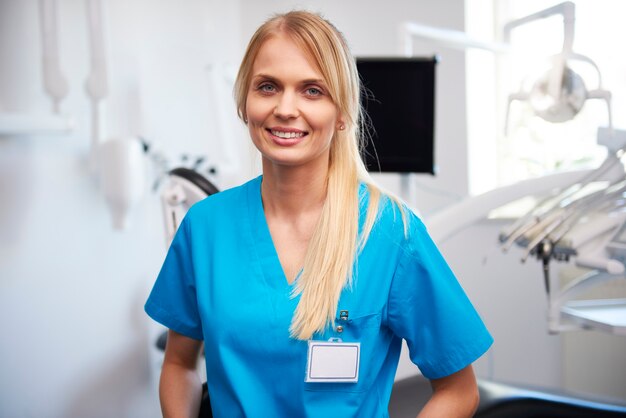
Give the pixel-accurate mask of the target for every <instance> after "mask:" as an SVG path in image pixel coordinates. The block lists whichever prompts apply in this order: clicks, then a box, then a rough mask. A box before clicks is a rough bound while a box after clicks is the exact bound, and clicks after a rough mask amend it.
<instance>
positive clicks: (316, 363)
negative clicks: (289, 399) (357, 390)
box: [304, 341, 361, 383]
mask: <svg viewBox="0 0 626 418" xmlns="http://www.w3.org/2000/svg"><path fill="white" fill-rule="evenodd" d="M360 358H361V343H344V342H334V341H309V354H308V361H307V369H306V378H305V379H304V381H305V382H325V383H327V382H352V383H356V382H358V381H359V364H360V363H359V360H360Z"/></svg>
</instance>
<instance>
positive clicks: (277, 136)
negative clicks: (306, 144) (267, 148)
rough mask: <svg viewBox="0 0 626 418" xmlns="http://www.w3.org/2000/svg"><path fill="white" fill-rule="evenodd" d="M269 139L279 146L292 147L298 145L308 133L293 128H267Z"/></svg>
mask: <svg viewBox="0 0 626 418" xmlns="http://www.w3.org/2000/svg"><path fill="white" fill-rule="evenodd" d="M266 131H267V132H268V133H269V136H270V138H271V139H272V141H274V142H275V143H276V144H278V145H281V146H292V145H295V144H298V143H300V142H301V141H302V139H303V138H304V137H306V136H307V135H308V134H309V133H308V132H307V131H303V130H300V129H295V128H284V127H272V128H267V129H266Z"/></svg>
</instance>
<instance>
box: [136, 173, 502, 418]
mask: <svg viewBox="0 0 626 418" xmlns="http://www.w3.org/2000/svg"><path fill="white" fill-rule="evenodd" d="M261 181H262V177H258V178H256V179H254V180H251V181H249V182H248V183H246V184H244V185H242V186H239V187H236V188H233V189H230V190H226V191H223V192H221V193H218V194H215V195H212V196H210V197H208V198H206V199H204V200H203V201H201V202H199V203H197V204H196V205H194V206H193V207H192V208H191V209H190V210H189V212H188V213H187V216H186V217H185V219H184V220H183V222H182V223H181V225H180V228H179V230H178V232H177V234H176V237H175V238H174V241H173V242H172V245H171V247H170V249H169V252H168V254H167V257H166V259H165V262H164V264H163V267H162V269H161V272H160V274H159V276H158V278H157V280H156V283H155V285H154V288H153V290H152V293H151V294H150V297H149V299H148V301H147V303H146V305H145V310H146V312H147V313H148V315H150V316H151V317H152V318H153V319H155V320H156V321H158V322H160V323H161V324H163V325H164V326H166V327H167V328H170V329H172V330H174V331H176V332H178V333H180V334H183V335H186V336H188V337H190V338H194V339H197V340H203V341H204V349H205V357H206V372H207V378H208V381H207V383H208V389H209V395H210V397H211V406H212V408H213V414H214V416H215V417H217V418H219V417H229V418H231V417H328V416H333V417H387V416H388V412H387V405H388V402H389V397H390V394H391V388H392V385H393V381H394V376H395V372H396V368H397V365H398V358H399V354H400V348H401V342H402V339H406V341H407V344H408V347H409V351H410V357H411V359H412V361H413V362H414V363H415V364H416V365H417V366H418V367H419V368H420V370H421V372H422V373H423V374H424V376H426V377H427V378H430V379H433V378H440V377H444V376H447V375H450V374H452V373H454V372H456V371H458V370H460V369H462V368H464V367H466V366H467V365H469V364H471V363H472V362H473V361H474V360H476V359H477V358H478V357H480V356H481V355H482V354H483V353H484V352H485V351H487V349H488V348H489V346H490V345H491V343H492V341H493V340H492V338H491V335H490V334H489V332H488V331H487V329H486V328H485V326H484V325H483V322H482V321H481V319H480V317H479V316H478V314H477V313H476V311H475V310H474V308H473V306H472V305H471V303H470V301H469V300H468V299H467V297H466V295H465V293H464V291H463V289H462V288H461V286H460V285H459V283H458V282H457V280H456V278H455V276H454V274H453V273H452V271H451V270H450V268H449V267H448V265H447V263H446V262H445V260H444V259H443V257H442V256H441V254H440V252H439V251H438V249H437V248H436V246H435V244H434V243H433V242H432V240H431V239H430V237H429V235H428V233H427V231H426V228H425V227H424V224H423V223H422V222H421V220H420V219H419V218H418V217H417V216H415V215H414V214H413V213H412V212H410V213H408V225H409V233H408V238H407V237H406V236H405V233H404V227H403V223H402V218H401V214H400V211H399V210H398V208H397V206H396V205H395V204H393V203H392V202H391V201H390V200H389V199H388V198H386V197H383V199H382V200H381V206H380V213H379V218H378V220H377V222H376V224H375V225H374V227H373V229H372V232H371V234H370V237H369V240H368V241H367V244H366V246H365V247H364V249H363V251H362V252H361V253H360V255H359V256H358V258H357V260H356V263H355V267H354V279H353V280H354V282H353V285H352V287H350V288H346V289H344V291H343V292H342V294H341V297H340V301H339V305H338V308H337V318H336V325H342V326H343V332H342V333H338V332H336V331H335V330H334V329H329V330H327V331H326V332H324V333H323V334H319V335H316V336H315V338H314V339H315V340H328V339H329V338H335V337H336V338H341V339H342V340H343V341H344V342H360V343H361V358H360V370H359V381H358V383H319V382H316V383H305V370H306V365H307V342H306V341H299V340H295V339H293V338H290V336H289V325H290V324H291V318H292V315H293V313H294V310H295V308H296V305H297V303H298V300H299V297H295V298H293V297H292V296H291V292H292V289H293V285H290V284H288V283H287V279H286V277H285V275H284V273H283V270H282V267H281V265H280V261H279V259H278V255H277V253H276V250H275V248H274V245H273V242H272V237H271V235H270V232H269V228H268V226H267V222H266V219H265V214H264V211H263V205H262V201H261ZM367 198H368V193H367V187H366V186H364V185H362V186H361V221H363V219H364V216H365V211H366V208H367ZM340 310H347V311H348V320H347V321H345V320H344V321H342V320H340V319H339V311H340Z"/></svg>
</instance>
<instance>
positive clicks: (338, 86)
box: [234, 11, 406, 340]
mask: <svg viewBox="0 0 626 418" xmlns="http://www.w3.org/2000/svg"><path fill="white" fill-rule="evenodd" d="M278 33H281V34H286V35H288V36H290V38H291V40H292V41H294V42H295V43H296V44H297V45H298V46H299V47H300V48H301V49H302V51H304V52H305V53H306V54H307V55H308V56H309V58H310V60H311V62H312V63H313V64H314V65H317V67H318V69H319V71H320V72H321V74H322V76H323V77H324V80H325V82H326V84H327V86H328V90H329V95H330V97H331V99H332V100H333V102H334V103H335V105H336V106H337V109H338V111H339V113H340V114H341V115H342V116H343V122H344V124H345V129H344V130H341V131H336V132H335V134H334V137H333V139H332V142H331V146H330V161H329V169H328V179H327V197H326V201H325V203H324V207H323V209H322V213H321V216H320V219H319V221H318V224H317V226H316V229H315V231H314V233H313V236H312V237H311V240H310V242H309V245H308V249H307V253H306V255H305V259H304V266H303V269H302V274H301V275H300V276H299V277H298V278H297V279H296V280H297V281H296V285H295V287H294V293H293V296H297V295H300V301H299V302H298V306H297V308H296V311H295V314H294V317H293V320H292V323H291V327H290V332H291V335H292V337H294V338H298V339H301V340H306V339H310V338H311V337H312V336H313V334H314V333H316V332H323V331H324V330H325V329H326V327H327V326H329V325H331V326H332V325H334V321H335V314H336V311H337V304H338V302H339V297H340V295H341V291H342V290H343V289H344V288H345V287H346V286H350V285H351V284H352V270H353V265H354V261H355V257H356V255H357V253H358V251H359V250H360V249H361V248H362V247H363V246H364V245H365V242H366V241H367V238H368V237H369V234H370V232H371V229H372V226H373V225H374V223H375V221H376V216H377V214H378V206H379V201H380V195H381V191H380V189H379V188H378V187H377V186H376V185H375V184H374V183H373V181H372V180H371V178H370V176H369V174H368V172H367V170H366V168H365V165H364V164H363V161H362V160H361V156H360V150H361V147H362V141H361V138H362V131H363V109H362V107H361V103H360V88H361V84H360V80H359V75H358V72H357V69H356V62H355V60H354V57H353V56H352V54H351V53H350V50H349V48H348V45H347V42H346V40H345V38H344V37H343V35H342V34H341V32H339V31H338V30H337V29H336V28H335V27H334V26H333V25H332V24H331V23H330V22H328V21H327V20H325V19H323V18H322V17H321V16H319V15H317V14H315V13H310V12H306V11H292V12H288V13H285V14H280V15H276V16H274V17H272V18H270V19H269V20H268V21H266V22H265V23H264V24H263V25H262V26H261V27H259V29H257V31H256V32H255V34H254V35H253V36H252V39H251V40H250V42H249V44H248V48H247V50H246V53H245V55H244V58H243V60H242V63H241V66H240V68H239V73H238V74H237V79H236V81H235V88H234V95H235V101H236V103H237V113H238V115H239V117H240V118H241V119H242V120H243V121H244V122H246V121H247V115H246V112H245V109H246V100H247V95H248V90H249V87H250V79H251V73H252V66H253V64H254V60H255V58H256V56H257V54H258V52H259V50H260V48H261V46H262V45H263V43H264V42H265V41H266V40H268V39H269V38H271V37H272V36H275V35H276V34H278ZM359 182H364V183H366V184H367V185H368V188H369V192H370V196H369V204H368V208H367V215H366V219H365V224H364V227H363V230H362V232H361V234H360V236H359ZM402 215H403V221H405V219H404V212H403V213H402ZM405 224H406V222H405Z"/></svg>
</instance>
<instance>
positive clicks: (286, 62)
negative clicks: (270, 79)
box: [252, 33, 323, 80]
mask: <svg viewBox="0 0 626 418" xmlns="http://www.w3.org/2000/svg"><path fill="white" fill-rule="evenodd" d="M259 74H264V75H271V76H274V77H279V76H283V77H288V78H298V79H301V80H303V79H320V80H321V79H323V76H322V74H321V72H320V71H319V69H318V67H317V65H316V64H315V62H314V61H313V59H312V58H311V57H310V56H309V55H308V54H307V52H306V51H305V50H303V48H302V47H301V46H300V45H298V44H297V43H296V42H295V41H294V40H292V39H291V38H290V37H289V36H287V35H286V34H283V33H279V34H276V35H274V36H272V37H271V38H269V39H268V40H266V41H265V42H264V43H263V45H261V48H260V49H259V52H258V54H257V56H256V58H255V60H254V63H253V65H252V77H255V76H257V75H259Z"/></svg>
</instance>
